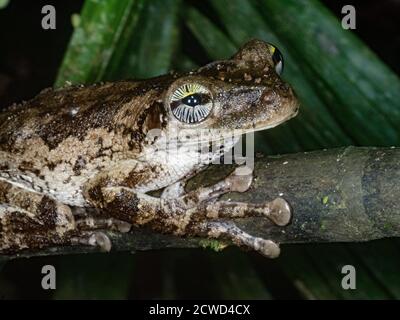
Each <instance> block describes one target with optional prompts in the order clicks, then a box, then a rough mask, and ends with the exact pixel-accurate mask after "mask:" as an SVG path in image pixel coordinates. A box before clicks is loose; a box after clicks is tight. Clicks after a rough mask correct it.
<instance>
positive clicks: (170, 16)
mask: <svg viewBox="0 0 400 320" xmlns="http://www.w3.org/2000/svg"><path fill="white" fill-rule="evenodd" d="M180 5H181V1H180V0H168V1H165V0H152V1H148V2H147V3H146V7H145V8H144V12H143V14H142V15H141V18H140V21H139V26H140V29H139V30H138V32H136V34H135V36H134V37H133V38H132V39H131V41H130V43H129V48H128V50H127V54H126V56H124V58H123V60H122V62H121V63H120V65H119V68H118V70H117V72H116V74H115V75H118V77H119V78H131V77H132V76H135V77H136V78H148V77H154V76H158V75H161V74H165V73H167V72H168V71H169V70H170V68H171V62H172V58H173V56H174V53H175V51H176V48H177V44H178V36H179V29H178V9H179V7H180ZM114 78H116V76H114Z"/></svg>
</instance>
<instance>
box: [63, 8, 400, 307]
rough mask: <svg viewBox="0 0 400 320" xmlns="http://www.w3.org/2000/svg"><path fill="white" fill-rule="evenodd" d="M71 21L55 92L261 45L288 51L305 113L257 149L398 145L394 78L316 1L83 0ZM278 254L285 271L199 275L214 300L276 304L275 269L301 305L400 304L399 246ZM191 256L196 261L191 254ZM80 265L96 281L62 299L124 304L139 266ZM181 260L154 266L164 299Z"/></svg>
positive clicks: (238, 269) (234, 263)
mask: <svg viewBox="0 0 400 320" xmlns="http://www.w3.org/2000/svg"><path fill="white" fill-rule="evenodd" d="M73 21H74V25H75V31H74V33H73V36H72V38H71V42H70V44H69V47H68V50H67V52H66V54H65V58H64V61H63V63H62V66H61V68H60V71H59V75H58V78H57V81H56V85H63V84H64V83H65V82H66V81H68V82H71V83H90V82H94V81H100V80H108V79H119V78H132V77H136V78H144V77H149V76H156V75H159V74H163V73H165V72H167V71H168V70H170V69H176V70H188V69H190V68H194V67H196V66H197V65H199V64H202V63H204V62H207V61H211V60H214V59H223V58H226V57H229V56H230V55H232V54H233V53H234V52H235V51H236V49H237V48H238V47H239V46H240V45H242V44H243V43H244V42H246V41H247V40H248V39H251V38H259V39H263V40H265V41H268V42H271V43H274V44H276V45H277V46H278V47H279V48H280V50H281V51H282V53H283V55H284V57H285V72H284V75H283V76H284V78H285V79H286V80H287V81H288V82H289V83H290V84H291V85H292V86H293V87H294V88H295V91H296V92H297V94H298V96H299V98H300V100H301V103H302V107H301V112H300V114H299V116H298V117H297V118H296V119H294V120H292V121H290V122H289V123H287V124H285V125H282V126H280V127H278V128H276V129H274V130H270V131H266V132H262V133H260V134H258V136H257V140H256V143H257V148H258V149H259V150H262V151H266V152H269V153H284V152H298V151H305V150H312V149H318V148H331V147H337V146H342V145H350V144H355V145H374V146H391V145H400V131H399V128H398V124H399V123H400V106H399V101H400V81H399V79H398V77H397V76H396V75H395V74H394V73H393V72H392V71H391V70H390V69H389V68H387V67H386V66H385V65H384V64H383V63H382V62H381V61H380V60H379V59H378V58H377V57H376V56H375V54H374V53H373V52H371V51H370V50H369V49H368V48H367V47H366V46H365V45H364V44H363V43H362V42H361V41H360V40H359V39H358V38H357V37H356V36H355V35H354V34H353V33H352V32H351V31H346V30H343V29H342V28H341V26H340V22H339V21H338V20H337V18H335V17H334V16H333V15H332V14H331V13H330V12H329V11H328V10H327V9H326V8H325V7H324V6H323V5H322V4H321V3H320V2H318V1H316V0H285V1H283V0H258V1H243V0H208V1H201V2H198V1H183V0H152V1H144V0H105V1H95V0H86V2H85V5H84V7H83V9H82V12H81V15H80V16H79V17H78V16H74V17H73ZM282 251H283V252H282V257H281V258H280V259H279V260H278V262H271V261H268V260H265V259H262V260H260V259H259V258H257V259H253V258H252V259H250V257H253V256H252V255H246V254H244V253H241V252H240V253H238V251H233V253H232V251H229V253H225V252H224V251H223V252H222V253H218V259H217V260H218V261H216V260H215V258H214V257H215V255H216V254H213V255H212V256H210V257H209V259H206V260H207V261H206V263H204V261H203V264H202V265H201V266H200V267H199V266H198V267H197V268H207V266H208V267H209V268H210V269H211V271H210V272H211V273H212V274H214V279H217V280H218V281H216V282H214V283H210V284H209V286H210V290H212V288H214V289H215V288H217V290H219V292H220V295H219V297H230V298H232V297H235V298H257V297H258V298H274V297H279V296H284V294H282V293H281V294H276V295H274V292H279V284H275V285H274V284H273V282H274V281H273V280H272V281H271V279H269V281H267V284H269V285H271V286H272V287H275V289H274V290H272V292H270V291H269V290H268V285H267V286H264V285H263V283H265V281H264V280H262V279H264V278H265V277H267V278H268V274H264V272H267V271H264V270H269V269H271V266H273V267H272V269H273V270H275V271H274V272H278V273H279V272H282V273H283V275H281V278H280V279H281V281H283V282H284V281H286V287H288V288H289V287H290V289H288V290H294V291H295V292H296V295H298V296H299V297H303V298H308V299H314V298H317V299H323V298H325V299H335V298H345V299H355V298H379V299H382V298H399V297H400V275H399V273H398V270H399V267H400V265H399V261H400V260H399V242H398V241H397V240H385V241H374V242H371V243H369V244H320V245H287V246H283V250H282ZM186 254H187V255H188V256H189V255H190V252H189V250H187V252H186ZM183 255H184V254H183ZM180 256H182V253H181V254H180ZM221 257H222V258H221ZM63 259H65V260H67V259H69V257H65V258H63ZM82 259H85V260H87V263H88V264H90V265H91V266H92V267H91V268H94V270H96V272H94V273H91V272H90V271H88V270H89V269H87V268H76V267H74V266H73V265H71V266H68V267H66V268H64V269H63V270H64V271H63V277H64V278H63V279H64V280H63V281H64V282H63V285H62V289H59V290H60V291H59V292H58V293H57V295H56V297H57V298H62V297H110V298H115V297H119V298H122V297H124V296H126V293H127V286H126V283H124V281H123V279H124V278H126V279H127V281H128V279H130V274H131V273H132V269H131V268H129V267H130V266H133V259H132V257H129V261H128V260H127V261H119V260H118V264H122V265H123V266H122V267H121V268H118V267H117V266H116V264H114V263H113V262H112V261H111V262H108V261H107V259H104V260H102V262H101V263H100V264H99V262H98V260H97V259H98V258H97V257H96V258H93V259H91V258H88V257H84V258H82ZM126 259H128V258H126ZM175 259H177V258H176V256H174V254H171V255H170V256H169V257H168V259H164V260H161V261H163V265H161V266H159V268H161V269H164V271H165V272H163V279H164V282H165V288H167V289H166V292H167V293H165V294H164V295H163V296H164V297H175V294H174V293H173V290H172V289H168V288H172V287H174V282H179V281H180V278H179V277H180V275H179V274H176V272H173V269H174V268H175V267H176V266H177V262H176V260H175ZM89 260H90V261H89ZM255 260H256V262H254V261H255ZM166 261H168V262H166ZM221 261H222V263H223V265H221ZM142 263H143V264H145V265H146V263H148V262H146V261H143V262H142ZM139 264H140V263H139ZM346 264H352V265H354V266H355V267H356V269H357V290H348V291H345V290H342V289H341V287H340V283H341V278H342V276H343V275H342V274H341V267H342V266H343V265H346ZM96 265H97V266H99V265H100V266H99V268H96ZM260 265H261V266H262V267H261V268H260ZM127 266H129V267H127ZM255 266H256V267H255ZM113 268H117V270H118V280H116V281H115V282H114V281H113V283H115V286H113V284H112V283H111V282H110V280H104V276H107V271H105V270H111V269H113ZM225 268H229V271H226V269H225ZM274 268H275V269H274ZM104 273H106V274H104ZM86 277H89V279H91V281H92V282H95V283H96V286H97V285H98V287H95V286H93V287H91V289H87V288H86V287H85V288H83V287H82V286H81V285H80V284H78V283H77V281H80V280H79V279H81V280H82V283H87V278H86ZM282 279H283V280H282ZM175 285H176V284H175ZM276 288H278V289H276ZM87 290H91V292H88V291H87ZM194 290H195V289H194Z"/></svg>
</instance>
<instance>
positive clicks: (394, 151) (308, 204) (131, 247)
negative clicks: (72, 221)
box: [0, 147, 400, 259]
mask: <svg viewBox="0 0 400 320" xmlns="http://www.w3.org/2000/svg"><path fill="white" fill-rule="evenodd" d="M232 169H233V167H232V166H231V165H212V166H211V167H210V168H209V169H208V170H206V171H205V172H203V173H201V174H200V175H198V176H197V177H195V178H194V179H192V181H190V183H189V188H194V187H196V186H199V185H204V184H211V183H212V182H215V181H217V180H218V179H220V178H222V177H223V176H226V175H227V174H228V173H229V172H230V171H232ZM254 172H255V181H254V183H253V186H252V188H251V190H249V191H247V192H246V193H243V194H239V193H232V194H228V195H225V196H224V197H223V198H225V199H231V200H237V201H246V202H255V203H256V202H262V201H269V200H273V199H274V198H276V197H278V196H282V197H283V198H285V199H286V200H287V201H288V202H289V203H290V204H291V206H292V207H293V219H292V222H291V224H289V225H288V226H286V227H277V226H274V225H272V224H271V223H270V222H269V221H268V220H267V219H263V218H246V219H240V220H237V224H238V225H239V226H240V227H241V228H243V229H244V230H246V231H247V232H249V233H251V234H253V235H258V236H261V237H263V238H267V239H268V238H270V239H273V240H275V241H278V242H281V243H294V242H338V241H342V242H354V241H368V240H373V239H379V238H384V237H398V236H400V201H399V199H400V148H356V147H347V148H339V149H332V150H325V151H315V152H307V153H298V154H289V155H283V156H270V157H257V159H256V161H255V171H254ZM108 235H109V236H110V238H111V241H112V243H113V250H115V251H122V250H128V251H136V250H151V249H160V248H188V247H198V246H202V245H204V243H206V242H205V241H204V240H201V239H188V238H186V239H182V238H178V237H174V236H168V235H160V234H154V233H152V232H150V231H147V230H140V229H138V228H135V229H134V230H133V231H131V232H130V233H128V234H118V233H115V232H108ZM97 250H98V249H96V248H88V247H57V248H51V249H46V250H43V251H40V252H24V253H22V254H21V255H17V256H32V255H35V256H37V255H48V254H68V253H78V252H94V251H97ZM17 256H12V257H10V256H3V257H0V259H1V258H3V259H9V258H15V257H17Z"/></svg>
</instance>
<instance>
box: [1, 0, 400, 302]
mask: <svg viewBox="0 0 400 320" xmlns="http://www.w3.org/2000/svg"><path fill="white" fill-rule="evenodd" d="M323 2H324V3H325V4H326V5H327V6H328V7H329V8H330V9H331V10H332V11H333V12H334V14H335V15H336V16H338V17H339V19H341V17H342V15H341V12H340V11H341V8H342V6H343V5H346V4H352V5H354V6H355V7H356V10H357V29H356V30H354V32H355V33H356V34H357V35H358V36H359V37H360V38H361V39H362V40H363V41H364V42H365V43H366V44H367V45H368V46H369V47H370V48H371V49H372V50H373V51H374V52H375V53H376V54H377V55H378V56H379V57H380V58H381V59H382V60H383V61H384V62H386V63H387V64H388V65H389V66H390V67H391V68H392V69H393V70H394V71H395V72H397V74H399V73H400V64H399V57H400V34H399V30H400V19H399V18H400V1H396V0H385V1H376V0H360V1H352V2H351V3H349V1H328V0H325V1H323ZM82 3H83V1H80V0H73V1H48V0H46V1H39V0H35V1H27V0H25V1H24V0H11V1H10V3H9V4H8V6H7V7H6V8H4V9H2V10H0V109H1V108H4V107H6V106H8V105H9V104H11V103H13V102H19V101H21V100H24V99H25V100H26V99H30V98H32V97H33V96H34V95H36V94H37V93H38V92H39V91H40V90H41V89H43V88H46V87H49V86H52V84H53V82H54V80H55V77H56V74H57V70H58V67H59V65H60V63H61V61H62V57H63V53H64V51H65V49H66V47H67V44H68V41H69V37H70V36H71V33H72V30H73V28H72V25H71V14H73V13H78V12H79V11H80V8H81V6H82ZM45 4H52V5H54V6H55V7H56V10H57V29H56V30H43V29H42V28H41V19H42V14H41V8H42V6H44V5H45ZM206 9H207V8H203V10H206ZM155 23H156V22H155ZM299 34H301V33H299ZM183 36H185V35H183ZM193 47H195V44H193ZM193 52H196V50H193ZM284 250H285V248H283V251H284ZM237 252H238V249H235V248H230V249H227V250H226V253H224V255H228V256H229V255H231V256H232V259H234V256H235V254H237ZM241 254H244V255H248V256H249V257H250V261H252V263H254V266H255V268H256V269H257V268H258V269H259V268H263V270H262V271H263V272H261V273H260V274H272V275H273V277H272V278H273V279H271V277H270V278H268V279H263V281H266V283H267V284H268V286H267V287H268V289H269V290H270V292H271V293H272V294H273V296H274V297H277V298H298V297H299V296H298V294H297V291H296V290H295V288H294V287H292V284H291V283H290V282H288V281H287V280H285V279H286V278H285V276H284V275H283V274H282V273H281V271H280V269H279V268H278V266H277V264H276V262H274V261H268V262H265V259H264V258H262V257H260V256H259V255H257V254H254V253H241ZM210 259H211V260H210ZM171 261H174V263H173V264H172V262H171ZM210 261H213V265H214V266H218V265H219V264H224V263H226V261H227V260H226V259H224V258H223V257H222V255H221V254H216V253H214V252H211V251H209V250H207V251H204V250H191V251H190V252H188V250H164V251H162V252H156V251H155V252H139V253H136V254H135V255H133V256H132V255H130V254H128V253H126V254H125V253H118V254H113V255H112V259H111V258H110V256H109V255H90V256H71V257H46V258H32V259H29V260H28V259H23V260H16V261H11V262H8V263H7V264H6V265H5V267H4V268H3V269H2V270H1V271H0V298H50V297H51V296H52V294H53V292H46V291H44V290H42V289H41V287H40V281H41V277H42V275H41V273H40V270H41V267H42V266H43V265H44V264H53V265H55V266H56V267H57V270H58V267H59V266H60V267H62V266H63V265H64V270H65V269H66V268H67V266H68V265H70V266H72V265H74V266H75V267H77V268H82V269H85V268H87V269H88V270H87V271H85V272H87V274H88V275H89V274H92V273H95V272H96V270H92V269H90V268H92V266H93V265H102V264H107V265H108V267H109V268H110V269H113V264H115V266H118V264H120V263H124V264H127V266H128V267H129V266H130V265H132V266H133V267H132V268H133V270H132V279H127V280H126V281H130V283H131V285H130V289H129V292H130V293H129V297H130V298H159V297H164V298H168V297H169V296H168V295H169V293H168V288H169V286H170V285H171V284H169V283H168V281H169V280H168V279H170V277H171V275H172V276H173V278H174V279H180V281H177V282H176V283H174V285H173V286H174V292H175V293H174V297H178V298H179V297H180V298H217V297H219V293H218V290H217V289H216V290H214V291H213V290H210V288H211V287H212V283H215V282H216V281H217V279H215V274H216V273H215V272H214V271H213V270H212V267H210V266H209V265H207V264H209V262H210ZM224 267H226V268H229V266H223V268H224ZM99 269H101V268H99ZM85 272H83V274H85ZM168 274H169V275H168ZM193 274H196V277H193ZM105 276H107V275H105ZM110 286H112V283H110ZM194 287H195V288H196V289H195V290H193V288H194ZM215 287H217V286H215ZM194 292H195V293H194ZM76 298H79V297H76Z"/></svg>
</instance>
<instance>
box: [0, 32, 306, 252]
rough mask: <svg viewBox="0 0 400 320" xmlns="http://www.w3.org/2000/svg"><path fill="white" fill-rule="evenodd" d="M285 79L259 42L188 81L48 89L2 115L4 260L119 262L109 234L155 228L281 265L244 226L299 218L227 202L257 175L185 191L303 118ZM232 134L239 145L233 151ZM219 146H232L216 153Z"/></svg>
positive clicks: (279, 207) (280, 203)
mask: <svg viewBox="0 0 400 320" xmlns="http://www.w3.org/2000/svg"><path fill="white" fill-rule="evenodd" d="M282 69H283V57H282V54H281V53H280V51H279V50H278V48H277V47H276V46H274V45H272V44H270V43H268V42H264V41H262V40H257V39H253V40H250V41H248V42H247V43H245V44H244V45H243V46H241V47H240V48H239V50H238V51H237V52H236V53H235V54H234V55H233V56H232V57H231V58H229V59H226V60H219V61H214V62H211V63H208V64H206V65H205V66H202V67H200V68H198V69H196V70H192V71H189V72H182V73H178V72H170V73H168V74H166V75H161V76H157V77H153V78H150V79H144V80H119V81H109V82H102V83H95V84H89V85H72V84H71V85H66V86H64V87H61V88H49V89H45V90H42V91H41V92H40V93H39V94H38V95H37V96H35V97H34V98H32V99H31V100H29V101H25V102H22V103H19V104H13V105H11V106H10V107H8V108H6V109H5V110H4V111H2V112H1V113H0V222H1V223H0V253H1V254H16V253H20V252H24V251H29V252H31V251H33V252H34V251H35V250H41V249H43V248H51V247H57V246H92V247H96V248H99V249H101V250H103V251H110V250H111V247H112V243H111V241H110V238H109V236H108V235H107V232H109V231H113V232H130V231H131V230H132V228H144V229H149V230H151V231H152V232H158V233H163V234H171V235H176V236H178V237H196V238H203V239H211V240H217V241H225V242H227V243H232V244H235V245H237V246H239V247H242V248H245V249H249V250H255V251H257V252H259V253H261V254H263V255H264V256H266V257H270V258H275V257H277V256H278V255H279V253H280V247H279V244H278V243H276V242H275V241H273V240H272V239H264V238H262V237H257V236H253V235H251V234H249V233H247V232H246V231H244V230H242V229H241V228H239V227H238V226H237V224H235V220H237V219H240V218H247V217H258V218H260V219H269V220H270V221H271V223H273V224H275V225H278V226H282V227H283V226H286V225H287V224H289V223H290V221H291V219H292V208H291V206H290V204H289V203H288V202H287V201H286V200H285V199H283V198H281V197H277V198H276V199H273V200H269V201H265V202H263V203H246V202H235V201H229V200H219V198H220V197H221V196H222V195H224V194H226V193H229V192H246V191H247V190H249V188H250V187H251V186H252V184H253V177H254V175H253V169H252V168H250V167H249V166H246V165H240V166H237V167H236V168H235V170H233V172H232V173H230V174H229V175H228V176H226V177H224V178H223V179H222V180H220V181H218V182H216V183H215V184H212V185H210V186H201V187H198V188H197V189H195V190H189V191H186V189H187V188H186V184H187V182H188V181H189V180H190V179H191V178H192V177H194V176H196V175H197V174H198V173H199V172H201V171H203V170H205V169H206V168H207V167H208V166H209V165H210V163H212V161H213V160H214V159H217V158H220V157H221V156H223V154H225V153H226V152H227V150H231V149H232V148H233V147H234V145H235V143H236V142H237V140H238V136H240V135H243V134H246V133H250V132H255V131H259V130H264V129H270V128H273V127H275V126H277V125H279V124H281V123H284V122H286V121H287V120H289V119H291V118H293V117H294V116H296V115H297V113H298V110H299V102H298V99H297V96H296V94H295V92H294V90H293V89H292V87H291V86H290V85H289V84H288V83H286V82H285V81H284V80H283V79H282V78H281V72H282ZM182 132H184V134H181V133H182ZM199 132H202V138H201V139H203V140H202V141H203V142H204V141H206V143H205V144H204V143H202V144H201V146H200V145H199V143H197V142H198V139H199V136H200V135H199ZM204 132H205V134H204ZM232 132H234V139H232V141H231V142H226V140H222V138H224V137H226V136H227V135H229V134H231V133H232ZM210 141H213V142H216V141H217V142H218V141H225V142H221V143H220V144H219V146H220V147H219V148H214V149H211V148H210ZM168 146H174V147H175V149H176V150H175V151H176V152H171V153H168V152H167V151H168V150H167V149H168ZM204 146H205V147H204ZM167 153H168V159H167V158H166V154H167ZM155 191H159V195H155V194H154V192H155Z"/></svg>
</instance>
